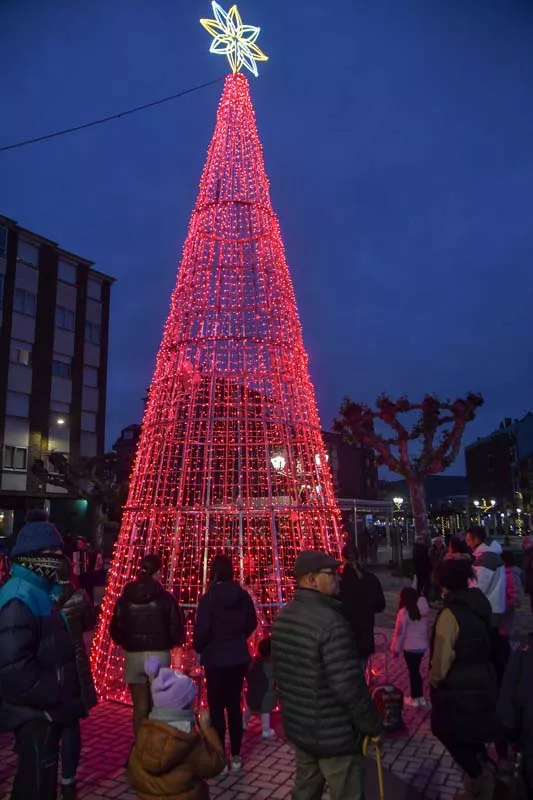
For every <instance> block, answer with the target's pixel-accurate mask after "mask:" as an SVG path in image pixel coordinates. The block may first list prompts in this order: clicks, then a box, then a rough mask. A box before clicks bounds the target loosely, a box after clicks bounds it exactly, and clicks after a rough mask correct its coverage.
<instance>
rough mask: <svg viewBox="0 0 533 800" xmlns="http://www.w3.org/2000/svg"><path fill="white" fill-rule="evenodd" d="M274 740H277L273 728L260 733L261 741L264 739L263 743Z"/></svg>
mask: <svg viewBox="0 0 533 800" xmlns="http://www.w3.org/2000/svg"><path fill="white" fill-rule="evenodd" d="M276 738H277V736H276V731H275V730H274V729H273V728H270V729H269V730H268V731H262V732H261V739H264V740H265V741H268V740H270V741H272V739H276Z"/></svg>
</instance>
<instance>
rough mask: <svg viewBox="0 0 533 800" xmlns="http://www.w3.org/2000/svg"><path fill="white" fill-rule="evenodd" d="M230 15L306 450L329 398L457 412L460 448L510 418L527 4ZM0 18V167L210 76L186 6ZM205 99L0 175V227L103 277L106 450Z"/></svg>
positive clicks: (4, 10) (527, 200) (215, 91)
mask: <svg viewBox="0 0 533 800" xmlns="http://www.w3.org/2000/svg"><path fill="white" fill-rule="evenodd" d="M222 4H223V5H224V3H222ZM225 7H226V8H227V7H228V6H227V4H226V5H225ZM239 8H240V10H241V13H242V16H243V19H244V22H245V23H250V24H256V25H261V27H262V32H261V36H260V39H259V41H258V44H259V45H260V46H261V47H262V48H263V49H264V50H265V52H266V53H268V54H269V56H270V61H269V62H268V63H267V64H260V65H259V69H260V77H259V79H258V80H255V79H253V78H251V80H252V99H253V102H254V105H255V110H256V115H257V121H258V127H259V134H260V137H261V139H262V142H263V146H264V152H265V160H266V167H267V172H268V173H269V175H270V178H271V190H272V199H273V203H274V207H275V209H276V211H277V213H278V215H279V218H280V223H281V229H282V233H283V236H284V240H285V245H286V249H287V256H288V261H289V265H290V267H291V271H292V276H293V280H294V284H295V290H296V297H297V300H298V303H299V308H300V314H301V319H302V324H303V330H304V338H305V342H306V345H307V348H308V351H309V354H310V366H311V374H312V378H313V380H314V382H315V386H316V390H317V395H318V402H319V407H320V412H321V418H322V422H323V425H324V427H329V425H330V422H331V418H332V417H333V415H334V414H335V411H336V409H337V408H338V405H339V403H340V401H341V399H342V397H343V396H344V395H345V394H349V395H351V396H352V397H353V398H354V399H358V400H362V401H365V402H371V401H372V400H373V399H374V398H375V397H376V396H377V395H378V394H379V393H380V392H382V391H387V392H389V393H391V394H392V395H399V394H402V393H408V394H409V395H410V396H412V397H417V396H420V395H422V394H423V393H424V392H426V391H435V392H437V393H439V394H442V395H445V396H455V395H457V394H461V393H464V392H466V391H468V390H473V391H480V392H482V394H483V395H484V397H485V401H486V403H485V407H484V408H483V409H482V411H481V413H480V414H479V418H478V420H477V421H476V423H475V424H473V425H472V426H471V427H470V429H469V432H468V434H467V441H470V440H472V439H473V438H475V437H476V436H478V435H483V434H485V433H489V432H490V431H491V430H492V429H493V428H494V427H495V426H496V425H497V424H498V423H499V422H500V420H501V419H502V418H503V417H505V416H512V417H514V416H520V415H522V414H523V413H525V412H526V411H528V410H530V409H531V408H532V407H533V402H532V389H533V374H532V364H533V323H532V314H531V303H532V297H533V224H532V211H533V102H532V99H531V98H532V92H533V4H532V3H531V2H527V1H526V0H429V2H428V0H401V2H398V0H366V1H364V0H336V2H330V1H329V0H320V2H319V0H307V2H302V0H242V2H241V3H239ZM0 13H1V17H2V22H1V25H0V75H2V90H1V95H0V97H1V100H0V146H1V145H4V144H10V143H11V142H14V141H17V140H19V139H24V138H27V137H31V136H36V135H39V134H41V133H48V132H50V131H53V130H56V129H58V128H63V127H69V126H71V125H75V124H78V123H83V122H86V121H90V120H91V119H94V118H98V117H102V116H105V115H107V114H113V113H115V112H118V111H121V110H125V109H128V108H130V107H132V106H136V105H139V104H141V103H144V102H149V101H151V100H153V99H156V98H158V97H163V96H165V95H168V94H172V93H174V92H178V91H180V90H181V89H186V88H188V87H191V86H194V85H196V84H199V83H203V82H205V81H209V80H211V79H213V78H216V77H218V76H220V75H223V74H224V73H225V72H226V71H227V69H226V62H225V59H223V58H222V57H215V56H211V55H209V53H208V48H209V44H210V38H209V36H208V34H207V33H206V32H205V31H204V30H203V29H202V28H201V26H200V25H199V24H198V18H199V17H200V16H205V17H210V16H212V14H211V7H210V4H209V3H208V2H206V1H205V0H203V1H202V2H199V1H198V0H181V2H180V0H157V2H152V3H149V2H147V0H112V2H110V0H91V2H90V3H80V2H73V1H72V0H46V1H43V0H2V3H1V9H0ZM221 89H222V84H219V85H216V86H213V87H210V88H208V89H203V90H202V91H200V92H198V93H195V94H193V95H190V96H188V97H185V98H182V99H179V100H176V101H174V102H171V103H168V104H166V105H164V106H162V107H159V108H156V109H153V110H150V111H145V112H141V113H139V114H137V115H134V116H132V117H129V118H127V119H124V120H120V121H117V122H111V123H109V124H107V125H103V126H100V127H98V128H94V129H92V130H89V131H86V132H81V133H77V134H73V135H70V136H65V137H62V138H59V139H55V140H53V141H50V142H45V143H42V144H36V145H32V146H30V147H26V148H21V149H19V150H14V151H12V152H7V153H0V213H3V214H5V215H7V216H9V217H12V218H13V219H15V220H17V221H18V222H19V224H21V225H23V226H24V227H27V228H30V229H31V230H35V231H36V232H38V233H40V234H42V235H44V236H47V237H49V238H50V239H53V240H54V241H57V242H59V244H60V245H61V246H62V247H64V248H66V249H68V250H72V251H73V252H75V253H78V254H80V255H82V256H84V257H87V258H90V259H92V260H94V261H95V264H96V268H97V269H100V270H101V271H103V272H107V273H109V274H111V275H113V276H114V277H116V278H117V283H116V284H115V286H114V287H113V290H112V317H111V344H110V362H109V395H108V443H112V442H113V441H114V439H115V438H116V436H118V434H119V432H120V429H121V428H122V427H124V426H126V425H128V424H130V423H133V422H137V421H139V420H140V418H141V414H142V400H141V398H142V396H143V394H144V392H145V389H146V388H147V387H148V385H149V383H150V378H151V374H152V370H153V367H154V363H155V357H156V353H157V348H158V344H159V341H160V337H161V333H162V327H163V323H164V320H165V317H166V314H167V310H168V303H169V297H170V292H171V290H172V287H173V285H174V281H175V273H176V263H177V261H179V254H180V252H181V247H182V244H183V240H184V237H185V233H186V229H187V225H188V221H189V216H190V212H191V209H192V207H193V204H194V200H195V196H196V190H197V185H198V181H199V177H200V173H201V170H202V167H203V163H204V158H205V154H206V149H207V146H208V144H209V140H210V137H211V134H212V131H213V126H214V122H215V114H216V108H217V104H218V99H219V95H220V92H221ZM462 467H463V465H462V463H461V462H459V463H458V464H457V467H456V470H455V471H457V472H459V471H461V470H462Z"/></svg>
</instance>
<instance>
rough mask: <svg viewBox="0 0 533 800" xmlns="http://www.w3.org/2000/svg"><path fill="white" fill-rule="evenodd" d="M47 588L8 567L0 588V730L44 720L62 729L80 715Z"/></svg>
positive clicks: (65, 640)
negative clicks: (4, 581)
mask: <svg viewBox="0 0 533 800" xmlns="http://www.w3.org/2000/svg"><path fill="white" fill-rule="evenodd" d="M52 587H53V584H52V583H51V582H50V581H48V580H46V579H45V578H42V577H41V576H39V575H36V574H35V573H34V572H32V571H31V570H28V569H26V568H25V567H21V566H19V565H18V564H14V565H13V567H12V570H11V578H10V579H9V580H8V581H6V583H4V585H3V586H2V587H1V588H0V729H1V730H15V729H16V728H18V727H19V725H21V724H22V723H24V722H27V721H28V720H30V719H33V718H35V717H40V716H48V717H49V718H50V719H51V720H53V721H55V722H58V723H60V724H62V725H70V724H73V723H74V722H75V721H76V720H77V719H79V717H80V716H83V714H84V707H83V703H82V700H81V690H80V683H79V679H78V674H77V670H76V661H75V654H74V648H73V646H72V643H71V640H70V635H69V632H68V630H67V627H66V625H65V621H64V619H63V617H62V615H61V611H60V609H59V608H58V606H57V605H56V603H55V602H54V600H53V598H52V597H51V591H52Z"/></svg>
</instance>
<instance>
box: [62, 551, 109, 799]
mask: <svg viewBox="0 0 533 800" xmlns="http://www.w3.org/2000/svg"><path fill="white" fill-rule="evenodd" d="M52 593H53V596H54V597H55V598H56V599H57V602H58V604H59V606H60V608H61V612H62V614H63V618H64V619H65V621H66V623H67V628H68V631H69V633H70V639H71V641H72V644H73V646H74V653H75V656H76V667H77V669H78V678H79V682H80V689H81V697H82V701H83V705H84V710H85V716H86V715H87V714H88V713H89V711H90V710H91V708H94V707H95V706H96V704H97V703H98V698H97V696H96V689H95V686H94V681H93V676H92V672H91V663H90V661H89V654H88V653H87V648H86V647H85V641H84V639H83V634H84V633H87V632H88V631H92V629H93V628H94V627H95V625H96V612H95V610H94V606H93V604H92V603H91V601H90V600H89V597H88V595H87V593H86V592H85V591H84V590H83V589H81V588H80V587H79V586H78V583H77V579H76V575H75V574H74V569H73V565H72V561H71V560H70V559H69V558H67V556H65V557H64V559H63V564H62V566H61V569H60V570H59V576H58V582H57V584H56V586H55V587H54V589H53V592H52ZM80 757H81V729H80V722H79V720H76V722H75V723H74V724H73V725H67V726H65V727H64V728H62V729H61V793H62V800H76V797H77V793H76V775H77V772H78V766H79V763H80Z"/></svg>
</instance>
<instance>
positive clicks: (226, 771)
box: [218, 764, 229, 780]
mask: <svg viewBox="0 0 533 800" xmlns="http://www.w3.org/2000/svg"><path fill="white" fill-rule="evenodd" d="M228 775H229V767H228V765H227V764H226V765H225V767H224V769H223V770H222V772H219V774H218V777H219V778H220V779H221V780H224V778H227V777H228Z"/></svg>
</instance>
